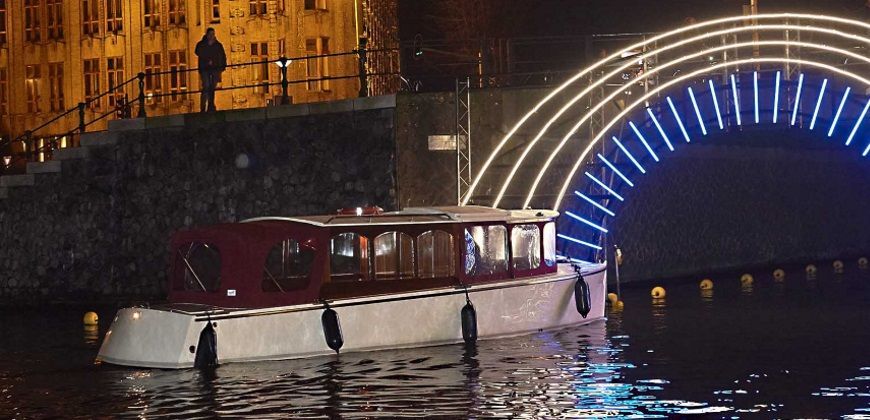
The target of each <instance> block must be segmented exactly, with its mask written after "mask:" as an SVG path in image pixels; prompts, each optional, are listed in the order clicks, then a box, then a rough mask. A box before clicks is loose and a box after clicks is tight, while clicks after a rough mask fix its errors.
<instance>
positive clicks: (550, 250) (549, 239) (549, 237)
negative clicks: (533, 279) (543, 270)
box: [544, 222, 556, 267]
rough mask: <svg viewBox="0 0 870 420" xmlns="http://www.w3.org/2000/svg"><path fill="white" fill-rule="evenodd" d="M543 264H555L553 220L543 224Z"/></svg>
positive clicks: (554, 225) (549, 265) (550, 265)
mask: <svg viewBox="0 0 870 420" xmlns="http://www.w3.org/2000/svg"><path fill="white" fill-rule="evenodd" d="M544 264H546V265H547V267H552V266H554V265H556V224H555V223H553V222H550V223H547V224H546V225H544Z"/></svg>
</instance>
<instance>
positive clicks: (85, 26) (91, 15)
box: [82, 0, 100, 36]
mask: <svg viewBox="0 0 870 420" xmlns="http://www.w3.org/2000/svg"><path fill="white" fill-rule="evenodd" d="M82 33H84V34H85V35H91V36H98V35H99V34H100V0H82Z"/></svg>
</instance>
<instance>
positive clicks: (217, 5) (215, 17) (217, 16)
mask: <svg viewBox="0 0 870 420" xmlns="http://www.w3.org/2000/svg"><path fill="white" fill-rule="evenodd" d="M211 21H212V22H214V23H218V22H220V21H221V0H211Z"/></svg>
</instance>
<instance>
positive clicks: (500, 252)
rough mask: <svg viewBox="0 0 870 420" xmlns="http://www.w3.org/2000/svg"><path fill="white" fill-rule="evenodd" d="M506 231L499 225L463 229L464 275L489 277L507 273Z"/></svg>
mask: <svg viewBox="0 0 870 420" xmlns="http://www.w3.org/2000/svg"><path fill="white" fill-rule="evenodd" d="M507 257H508V254H507V229H505V227H504V226H500V225H491V226H472V227H471V228H468V229H465V274H467V275H470V276H489V275H493V274H502V273H506V272H507V271H508V263H507Z"/></svg>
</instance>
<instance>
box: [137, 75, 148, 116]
mask: <svg viewBox="0 0 870 420" xmlns="http://www.w3.org/2000/svg"><path fill="white" fill-rule="evenodd" d="M136 77H137V78H138V79H139V113H138V114H136V118H145V117H147V115H145V73H142V72H139V74H137V75H136Z"/></svg>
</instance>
